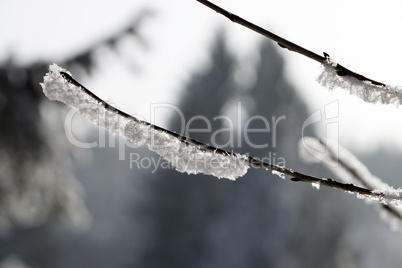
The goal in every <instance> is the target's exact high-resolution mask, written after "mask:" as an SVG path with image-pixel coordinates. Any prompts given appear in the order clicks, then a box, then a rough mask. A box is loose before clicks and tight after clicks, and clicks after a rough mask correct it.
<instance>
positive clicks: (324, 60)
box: [196, 0, 386, 87]
mask: <svg viewBox="0 0 402 268" xmlns="http://www.w3.org/2000/svg"><path fill="white" fill-rule="evenodd" d="M196 1H198V2H200V3H201V4H203V5H205V6H207V7H209V8H210V9H212V10H214V11H216V12H217V13H220V14H221V15H223V16H225V17H226V18H228V19H229V20H231V21H232V22H234V23H237V24H240V25H242V26H244V27H246V28H248V29H250V30H252V31H254V32H256V33H259V34H261V35H263V36H265V37H267V38H269V39H271V40H273V41H275V42H277V43H278V45H279V46H280V47H281V48H286V49H288V50H290V51H293V52H296V53H299V54H301V55H303V56H306V57H308V58H310V59H312V60H315V61H317V62H319V63H321V64H331V63H332V60H331V58H330V56H329V55H328V53H325V52H323V55H324V57H323V56H320V55H318V54H316V53H314V52H312V51H311V50H308V49H305V48H304V47H302V46H299V45H297V44H295V43H293V42H290V41H288V40H286V39H284V38H282V37H280V36H278V35H276V34H274V33H272V32H270V31H268V30H265V29H263V28H261V27H260V26H258V25H255V24H253V23H251V22H249V21H247V20H245V19H243V18H241V17H239V16H237V15H235V14H233V13H230V12H229V11H227V10H225V9H223V8H221V7H219V6H217V5H215V4H213V3H211V2H209V1H207V0H196ZM332 67H333V68H334V69H335V71H336V74H337V75H338V76H341V77H342V76H349V77H354V78H356V79H358V80H359V81H364V82H369V83H371V84H372V85H374V86H378V87H386V85H385V84H383V83H381V82H378V81H375V80H372V79H370V78H367V77H365V76H363V75H361V74H358V73H356V72H353V71H351V70H349V69H348V68H345V67H343V66H342V65H340V64H333V65H332Z"/></svg>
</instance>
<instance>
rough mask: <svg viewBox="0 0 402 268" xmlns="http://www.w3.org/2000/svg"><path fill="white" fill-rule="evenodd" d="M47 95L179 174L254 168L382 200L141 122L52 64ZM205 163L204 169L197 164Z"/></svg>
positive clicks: (230, 173) (232, 175) (234, 174)
mask: <svg viewBox="0 0 402 268" xmlns="http://www.w3.org/2000/svg"><path fill="white" fill-rule="evenodd" d="M41 86H42V88H43V92H44V94H45V95H46V96H47V97H48V98H49V99H50V100H57V101H60V102H63V103H65V104H67V105H68V106H69V107H71V108H73V109H75V110H77V111H78V112H79V113H80V114H81V115H83V116H84V117H86V118H87V119H88V120H89V121H91V122H92V123H93V124H94V125H96V126H98V127H101V128H105V129H107V130H108V131H109V132H111V133H113V134H116V135H120V136H122V137H125V138H127V139H130V140H131V141H132V142H134V143H136V144H138V145H147V146H148V147H149V149H150V150H152V151H154V152H156V153H158V154H159V155H161V156H162V157H163V158H165V159H166V160H168V161H169V162H170V163H172V165H174V166H175V167H176V169H177V170H178V171H180V172H187V173H189V174H197V173H204V174H207V175H213V176H215V177H218V178H228V179H232V180H235V179H236V178H238V177H240V176H243V175H244V174H245V173H246V172H247V169H248V168H249V167H250V165H251V166H254V167H261V168H264V169H266V170H271V171H273V173H274V174H280V175H283V176H281V177H284V175H288V176H290V177H291V180H292V181H298V182H308V183H312V184H315V185H322V186H328V187H332V188H336V189H341V190H343V191H347V192H351V193H357V194H360V195H362V196H367V197H377V198H381V197H383V196H384V193H382V192H379V191H373V190H370V189H367V188H362V187H359V186H356V185H354V184H351V183H342V182H338V181H335V180H332V179H327V178H322V179H320V178H316V177H312V176H309V175H306V174H303V173H299V172H296V171H293V170H291V169H288V168H286V167H281V166H277V165H272V164H270V163H267V162H264V161H261V160H260V159H258V158H256V157H253V156H246V155H240V154H236V153H233V152H228V151H226V150H222V149H220V148H216V147H213V146H210V145H207V144H204V143H202V142H199V141H197V140H194V139H190V138H188V137H185V136H181V135H179V134H177V133H175V132H172V131H170V130H167V129H164V128H161V127H159V126H156V125H153V124H151V123H149V122H146V121H143V120H139V119H138V118H136V117H134V116H131V115H129V114H127V113H125V112H123V111H121V110H119V109H117V108H115V107H113V106H112V105H110V104H108V103H107V102H105V101H104V100H102V99H101V98H99V97H98V96H96V95H95V94H94V93H92V92H91V91H90V90H88V89H87V88H85V87H84V86H83V85H81V84H80V83H79V82H77V81H76V80H75V79H74V78H72V76H71V74H70V73H69V72H68V71H67V70H65V69H63V68H61V67H59V66H57V65H56V64H52V65H50V67H49V72H48V73H47V74H46V75H45V77H44V83H41ZM197 160H201V164H200V163H198V162H197Z"/></svg>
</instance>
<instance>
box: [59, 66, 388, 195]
mask: <svg viewBox="0 0 402 268" xmlns="http://www.w3.org/2000/svg"><path fill="white" fill-rule="evenodd" d="M60 75H61V76H62V77H63V78H64V79H65V80H66V81H67V82H68V83H70V84H71V85H73V86H75V87H78V88H80V89H81V90H82V91H83V92H84V93H85V94H87V95H89V96H91V97H92V98H93V99H95V100H96V101H97V102H98V103H99V104H100V105H102V106H103V107H104V108H105V109H106V110H107V111H109V112H113V113H116V114H118V115H120V116H122V117H124V118H127V119H130V120H132V121H134V122H136V123H140V124H143V125H146V126H148V127H150V128H151V129H154V130H158V131H162V132H164V133H166V134H167V135H169V136H171V137H173V138H175V139H177V140H178V141H180V142H182V143H184V144H186V145H188V146H194V147H197V148H199V149H202V150H205V151H208V152H212V153H216V154H219V155H222V156H232V157H237V154H236V153H233V152H228V151H226V150H223V149H220V148H217V147H214V146H211V145H207V144H205V143H202V142H200V141H197V140H195V139H191V138H188V137H186V136H182V135H179V134H177V133H175V132H173V131H170V130H167V129H164V128H162V127H159V126H156V125H154V124H151V123H149V122H146V121H142V120H140V119H138V118H136V117H134V116H131V115H129V114H127V113H125V112H123V111H121V110H119V109H117V108H116V107H113V106H111V105H110V104H108V103H107V102H106V101H104V100H102V99H101V98H99V97H98V96H96V95H95V94H94V93H92V92H91V91H90V90H89V89H87V88H86V87H84V86H83V85H81V84H80V83H79V82H77V81H76V80H75V79H74V78H72V77H71V76H70V75H69V74H67V73H66V72H63V71H61V72H60ZM241 159H242V160H243V161H245V162H246V163H248V164H249V165H251V166H255V167H261V168H264V169H266V170H271V171H273V172H279V173H282V174H286V175H288V176H291V177H292V178H291V180H292V181H296V182H308V183H314V184H319V185H323V186H327V187H331V188H336V189H340V190H343V191H346V192H351V193H357V194H361V195H364V196H366V197H376V198H380V197H382V196H384V194H383V193H379V192H374V191H372V190H370V189H367V188H362V187H359V186H356V185H353V184H351V183H348V184H346V183H342V182H338V181H335V180H332V179H329V178H322V179H320V178H317V177H313V176H310V175H306V174H303V173H300V172H296V171H293V170H292V169H289V168H286V167H281V166H277V165H272V164H270V163H268V162H264V161H262V160H260V159H258V158H257V157H253V156H248V157H245V158H241Z"/></svg>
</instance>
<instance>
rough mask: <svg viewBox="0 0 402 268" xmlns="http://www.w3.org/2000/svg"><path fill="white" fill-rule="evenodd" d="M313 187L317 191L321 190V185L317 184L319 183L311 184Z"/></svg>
mask: <svg viewBox="0 0 402 268" xmlns="http://www.w3.org/2000/svg"><path fill="white" fill-rule="evenodd" d="M311 186H312V187H313V188H314V189H317V190H320V187H321V185H320V184H319V183H317V182H312V183H311Z"/></svg>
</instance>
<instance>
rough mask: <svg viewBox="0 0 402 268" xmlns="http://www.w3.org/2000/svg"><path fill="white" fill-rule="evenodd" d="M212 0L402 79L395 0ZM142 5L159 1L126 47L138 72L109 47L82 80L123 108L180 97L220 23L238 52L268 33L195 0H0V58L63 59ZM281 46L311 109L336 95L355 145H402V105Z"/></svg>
mask: <svg viewBox="0 0 402 268" xmlns="http://www.w3.org/2000/svg"><path fill="white" fill-rule="evenodd" d="M214 2H215V3H216V4H218V5H221V6H222V7H224V8H226V9H228V10H229V11H231V12H233V13H235V14H237V15H240V16H242V17H244V18H245V19H248V20H250V21H252V22H253V23H256V24H258V25H261V26H262V27H265V28H266V29H268V30H271V31H273V32H274V33H277V34H279V35H281V36H283V37H284V38H287V39H289V40H290V41H293V42H295V43H297V44H299V45H301V46H304V47H306V48H308V49H310V50H312V51H314V52H316V53H318V54H321V53H322V52H323V51H325V52H327V53H329V54H330V55H331V56H332V57H333V58H334V59H335V60H336V61H337V62H339V63H341V64H342V65H344V66H346V67H348V68H350V69H352V70H354V71H356V72H359V73H361V74H363V75H365V76H367V77H370V78H372V79H374V80H379V81H381V82H384V83H386V84H391V85H398V84H402V79H401V78H400V69H401V67H400V63H399V62H400V61H399V60H398V59H401V58H402V52H401V50H400V45H401V43H402V37H401V35H400V25H401V24H402V18H401V16H400V14H399V10H400V4H399V3H397V2H395V1H381V2H377V1H354V2H349V1H338V2H336V3H330V4H323V3H322V2H319V1H303V2H300V1H276V2H267V1H261V0H251V1H234V0H230V1H229V0H216V1H214ZM145 7H146V8H150V9H151V10H153V11H155V16H154V18H152V19H150V20H148V21H146V23H145V24H144V25H143V27H141V34H142V35H143V36H144V37H145V38H146V40H147V41H148V42H149V44H150V47H149V48H147V49H144V48H141V47H140V46H139V48H138V49H136V50H133V49H132V47H129V48H128V49H127V51H126V52H127V54H128V55H132V56H134V57H135V58H136V61H137V64H138V66H140V73H139V75H136V76H133V75H132V74H131V73H130V72H129V70H128V68H127V64H124V63H122V62H121V60H117V59H116V58H115V57H113V56H112V55H111V56H110V57H109V61H108V62H106V64H102V65H100V66H102V67H100V68H101V69H100V70H98V72H96V75H95V76H92V77H91V78H88V79H84V80H82V82H83V83H84V84H85V85H87V86H88V87H89V88H90V89H92V90H93V91H94V92H96V93H98V94H99V95H100V96H102V97H104V98H106V99H109V100H112V101H113V102H114V103H115V104H116V105H117V106H118V107H120V108H121V109H123V110H124V111H127V112H129V113H132V114H140V115H142V116H143V117H145V118H148V119H149V117H150V114H151V112H150V104H151V103H159V102H164V103H172V104H175V103H176V100H177V94H178V92H179V90H180V86H181V85H182V83H183V82H184V81H186V79H188V78H189V74H190V73H191V70H194V69H196V68H197V67H198V66H200V65H203V64H207V61H208V60H207V58H206V55H207V51H208V50H207V48H208V47H209V45H210V40H211V38H212V37H213V36H214V32H215V31H216V30H217V29H218V28H222V27H223V28H224V29H225V30H227V32H228V33H229V41H228V43H229V45H230V48H231V50H232V51H234V52H235V53H236V55H238V57H239V58H247V59H249V60H250V61H253V60H255V58H256V57H255V56H256V55H255V54H254V51H256V45H257V41H259V40H261V39H262V38H263V37H261V36H259V35H258V34H256V33H253V32H251V31H250V30H247V29H244V28H243V27H241V26H239V25H236V24H233V23H231V22H230V21H229V20H227V19H226V18H224V17H222V16H221V15H219V14H216V13H215V12H213V11H211V10H210V9H208V8H206V7H205V6H203V5H201V4H200V3H198V2H197V1H189V0H172V1H163V0H160V1H158V0H153V1H139V0H130V1H125V0H116V1H113V2H104V1H102V2H99V1H84V2H83V1H77V0H75V1H68V2H63V1H54V0H53V1H50V0H49V1H45V0H42V1H23V0H18V1H1V2H0V33H1V38H0V59H5V58H6V57H8V56H9V55H10V53H11V55H13V57H14V59H15V60H16V62H18V63H22V64H23V63H28V62H31V61H33V60H35V59H45V60H46V59H49V60H50V59H51V60H52V61H55V60H57V59H60V60H62V58H61V56H60V55H70V54H73V53H74V52H76V51H80V50H81V49H83V48H85V47H87V46H90V45H91V44H93V43H94V42H96V41H97V40H101V39H102V38H103V37H105V36H108V34H109V33H113V32H114V31H115V30H116V29H120V28H121V27H124V25H126V24H127V22H128V21H130V19H132V18H133V17H134V16H135V14H137V13H139V12H140V11H142V10H143V9H144V8H145ZM123 51H124V50H123ZM281 53H282V54H283V55H284V56H285V57H286V60H287V62H286V64H287V74H288V77H289V78H290V80H291V81H293V83H294V84H296V85H297V87H298V89H300V90H301V91H302V96H303V97H304V98H305V100H306V101H307V102H308V104H309V106H310V110H311V112H314V111H316V110H317V109H320V108H322V107H323V106H325V105H326V104H328V103H331V102H333V101H334V100H339V137H340V141H341V143H342V144H343V145H344V146H345V147H346V148H349V149H351V150H352V151H355V152H372V151H374V150H376V149H378V148H387V149H392V150H398V151H399V150H401V149H402V140H401V139H400V138H399V137H400V136H401V134H402V128H401V127H400V126H399V124H398V123H397V122H398V121H399V120H398V119H399V118H401V115H402V114H401V109H397V108H395V107H393V106H390V107H388V106H384V105H372V104H366V103H363V101H361V100H359V99H357V98H355V97H349V96H348V93H346V92H344V91H343V90H335V92H329V91H328V90H327V89H325V88H322V87H321V86H320V85H318V83H317V82H316V80H315V79H316V77H317V76H318V75H319V73H320V66H319V64H317V63H316V62H314V61H311V60H309V59H307V58H304V57H303V56H301V55H298V54H295V53H291V52H289V51H286V50H282V51H281ZM106 58H107V57H106ZM103 63H105V62H103ZM242 71H243V72H240V73H239V80H244V79H246V80H247V79H249V80H250V81H248V82H249V83H252V81H253V75H252V70H250V69H248V68H247V66H243V70H242ZM164 119H166V118H162V115H160V116H159V117H158V119H157V120H156V122H157V123H159V124H161V125H163V124H164Z"/></svg>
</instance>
